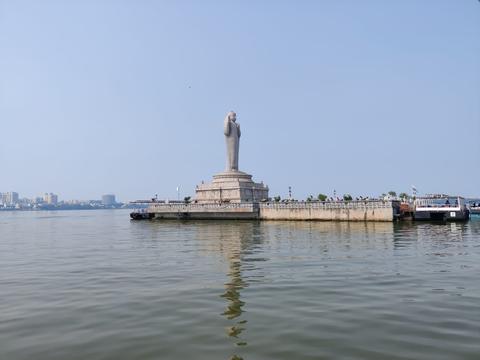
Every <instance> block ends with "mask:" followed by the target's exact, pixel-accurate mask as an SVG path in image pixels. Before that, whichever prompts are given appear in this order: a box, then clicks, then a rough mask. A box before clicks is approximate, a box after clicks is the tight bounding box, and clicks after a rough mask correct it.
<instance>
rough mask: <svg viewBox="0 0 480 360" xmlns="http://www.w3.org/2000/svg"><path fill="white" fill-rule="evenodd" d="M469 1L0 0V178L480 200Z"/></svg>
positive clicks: (139, 193) (164, 193) (39, 189)
mask: <svg viewBox="0 0 480 360" xmlns="http://www.w3.org/2000/svg"><path fill="white" fill-rule="evenodd" d="M478 39H480V2H479V1H478V0H463V1H450V0H438V1H433V0H431V1H423V2H418V1H414V0H407V1H402V2H384V1H373V0H372V1H363V2H355V1H353V0H344V1H303V2H295V3H294V2H293V1H292V2H288V1H278V2H261V3H257V2H253V1H252V2H240V1H232V2H221V1H205V2H194V1H179V2H174V1H162V2H156V1H145V2H141V3H139V2H133V1H107V0H105V1H99V2H97V1H81V2H62V1H42V2H36V1H9V0H0V120H1V134H2V140H1V141H0V164H2V170H1V176H0V192H7V191H16V192H18V193H19V194H20V196H22V197H34V196H40V195H41V194H43V193H45V192H54V193H57V194H58V195H59V198H60V200H63V199H98V198H100V197H101V195H102V194H107V193H113V194H116V196H117V199H119V200H121V201H128V200H134V199H143V198H150V197H152V196H154V195H155V194H158V196H159V198H170V199H176V197H177V193H176V187H177V186H180V187H181V197H183V196H187V195H190V196H193V195H194V190H195V185H196V184H198V183H200V182H201V181H202V180H204V181H208V180H210V179H211V177H212V175H213V174H215V173H218V172H221V171H223V170H224V166H225V144H224V137H223V119H224V116H225V114H226V113H227V112H228V111H230V110H234V111H236V112H237V119H238V122H239V123H240V124H241V127H242V138H241V142H240V166H239V167H240V170H242V171H245V172H248V173H250V174H252V175H253V177H254V180H256V181H258V182H259V181H264V182H265V183H266V184H267V185H268V186H269V187H270V195H271V196H275V195H281V196H282V197H285V196H287V194H288V187H289V186H292V190H293V196H294V197H295V198H305V197H306V196H308V195H310V194H312V195H314V196H316V195H317V194H318V193H325V194H328V195H331V194H332V192H333V190H334V189H335V190H336V192H337V194H339V195H341V194H344V193H350V194H352V195H353V196H354V197H355V196H359V195H369V196H377V195H379V194H381V193H383V192H387V191H389V190H395V191H397V192H409V191H410V187H411V185H415V186H416V187H417V188H418V190H419V192H420V193H451V194H461V195H464V196H471V197H479V196H480V189H479V186H478V179H479V178H480V42H479V41H478Z"/></svg>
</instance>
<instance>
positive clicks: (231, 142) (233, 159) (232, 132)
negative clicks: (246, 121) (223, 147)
mask: <svg viewBox="0 0 480 360" xmlns="http://www.w3.org/2000/svg"><path fill="white" fill-rule="evenodd" d="M224 134H225V141H226V144H227V171H238V151H239V147H240V125H239V124H237V123H236V122H233V121H231V120H226V121H225V126H224Z"/></svg>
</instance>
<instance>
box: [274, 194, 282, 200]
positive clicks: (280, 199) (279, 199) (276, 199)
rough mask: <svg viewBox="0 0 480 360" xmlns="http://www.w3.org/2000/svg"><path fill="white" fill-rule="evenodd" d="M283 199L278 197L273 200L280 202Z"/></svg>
mask: <svg viewBox="0 0 480 360" xmlns="http://www.w3.org/2000/svg"><path fill="white" fill-rule="evenodd" d="M281 199H282V198H281V197H280V196H278V195H277V196H275V197H274V198H273V200H274V201H275V202H280V200H281Z"/></svg>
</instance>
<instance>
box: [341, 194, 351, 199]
mask: <svg viewBox="0 0 480 360" xmlns="http://www.w3.org/2000/svg"><path fill="white" fill-rule="evenodd" d="M343 200H344V201H352V200H353V198H352V195H350V194H345V195H343Z"/></svg>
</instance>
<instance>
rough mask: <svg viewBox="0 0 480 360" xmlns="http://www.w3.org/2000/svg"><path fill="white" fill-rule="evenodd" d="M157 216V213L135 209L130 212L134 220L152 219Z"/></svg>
mask: <svg viewBox="0 0 480 360" xmlns="http://www.w3.org/2000/svg"><path fill="white" fill-rule="evenodd" d="M154 216H155V214H153V213H149V212H146V211H144V210H143V211H133V212H131V213H130V218H131V219H132V220H151V219H153V217H154Z"/></svg>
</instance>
